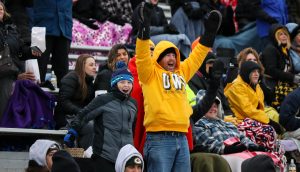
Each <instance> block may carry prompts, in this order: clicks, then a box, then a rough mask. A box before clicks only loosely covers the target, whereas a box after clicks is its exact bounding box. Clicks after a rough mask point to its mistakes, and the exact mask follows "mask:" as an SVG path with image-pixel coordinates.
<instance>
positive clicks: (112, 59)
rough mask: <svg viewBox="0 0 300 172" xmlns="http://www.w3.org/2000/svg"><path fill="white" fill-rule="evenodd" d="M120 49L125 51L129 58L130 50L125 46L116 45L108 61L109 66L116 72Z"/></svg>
mask: <svg viewBox="0 0 300 172" xmlns="http://www.w3.org/2000/svg"><path fill="white" fill-rule="evenodd" d="M120 49H124V50H125V51H126V52H127V54H128V56H129V53H128V50H127V48H126V47H125V45H124V44H116V45H114V46H113V47H112V48H111V49H110V51H109V53H108V60H107V66H108V68H109V69H111V70H112V71H114V70H115V64H116V60H117V56H118V50H120Z"/></svg>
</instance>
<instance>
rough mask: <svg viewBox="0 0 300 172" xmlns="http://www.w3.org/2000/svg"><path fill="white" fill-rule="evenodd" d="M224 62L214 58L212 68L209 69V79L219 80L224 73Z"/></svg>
mask: <svg viewBox="0 0 300 172" xmlns="http://www.w3.org/2000/svg"><path fill="white" fill-rule="evenodd" d="M224 69H225V68H224V63H223V62H222V61H221V60H215V62H214V64H213V66H212V68H210V70H209V76H210V78H211V79H213V80H216V81H220V79H221V78H222V75H223V73H224Z"/></svg>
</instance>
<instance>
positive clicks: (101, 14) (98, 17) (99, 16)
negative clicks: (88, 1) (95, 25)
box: [95, 11, 109, 23]
mask: <svg viewBox="0 0 300 172" xmlns="http://www.w3.org/2000/svg"><path fill="white" fill-rule="evenodd" d="M108 17H109V14H108V13H105V12H101V11H100V12H99V13H98V14H96V16H95V19H96V20H97V21H98V22H100V23H103V22H105V21H106V20H107V19H108Z"/></svg>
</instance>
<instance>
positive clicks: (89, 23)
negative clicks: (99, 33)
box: [78, 18, 99, 30]
mask: <svg viewBox="0 0 300 172" xmlns="http://www.w3.org/2000/svg"><path fill="white" fill-rule="evenodd" d="M78 20H79V21H80V22H81V23H83V24H85V25H86V26H88V27H89V28H91V29H94V30H97V29H99V27H98V26H97V25H95V24H94V23H95V22H96V20H94V19H86V18H78Z"/></svg>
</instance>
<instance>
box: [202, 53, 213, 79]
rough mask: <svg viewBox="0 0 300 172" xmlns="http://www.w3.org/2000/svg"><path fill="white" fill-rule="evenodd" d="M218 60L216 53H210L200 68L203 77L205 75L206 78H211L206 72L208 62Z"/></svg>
mask: <svg viewBox="0 0 300 172" xmlns="http://www.w3.org/2000/svg"><path fill="white" fill-rule="evenodd" d="M216 58H217V57H216V55H215V54H214V53H212V52H209V53H208V54H207V55H206V57H205V59H204V61H203V63H202V65H201V66H200V68H199V72H201V73H202V75H204V76H205V77H206V78H208V77H209V74H208V73H207V72H206V62H207V61H208V60H212V59H214V60H215V59H216Z"/></svg>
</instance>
